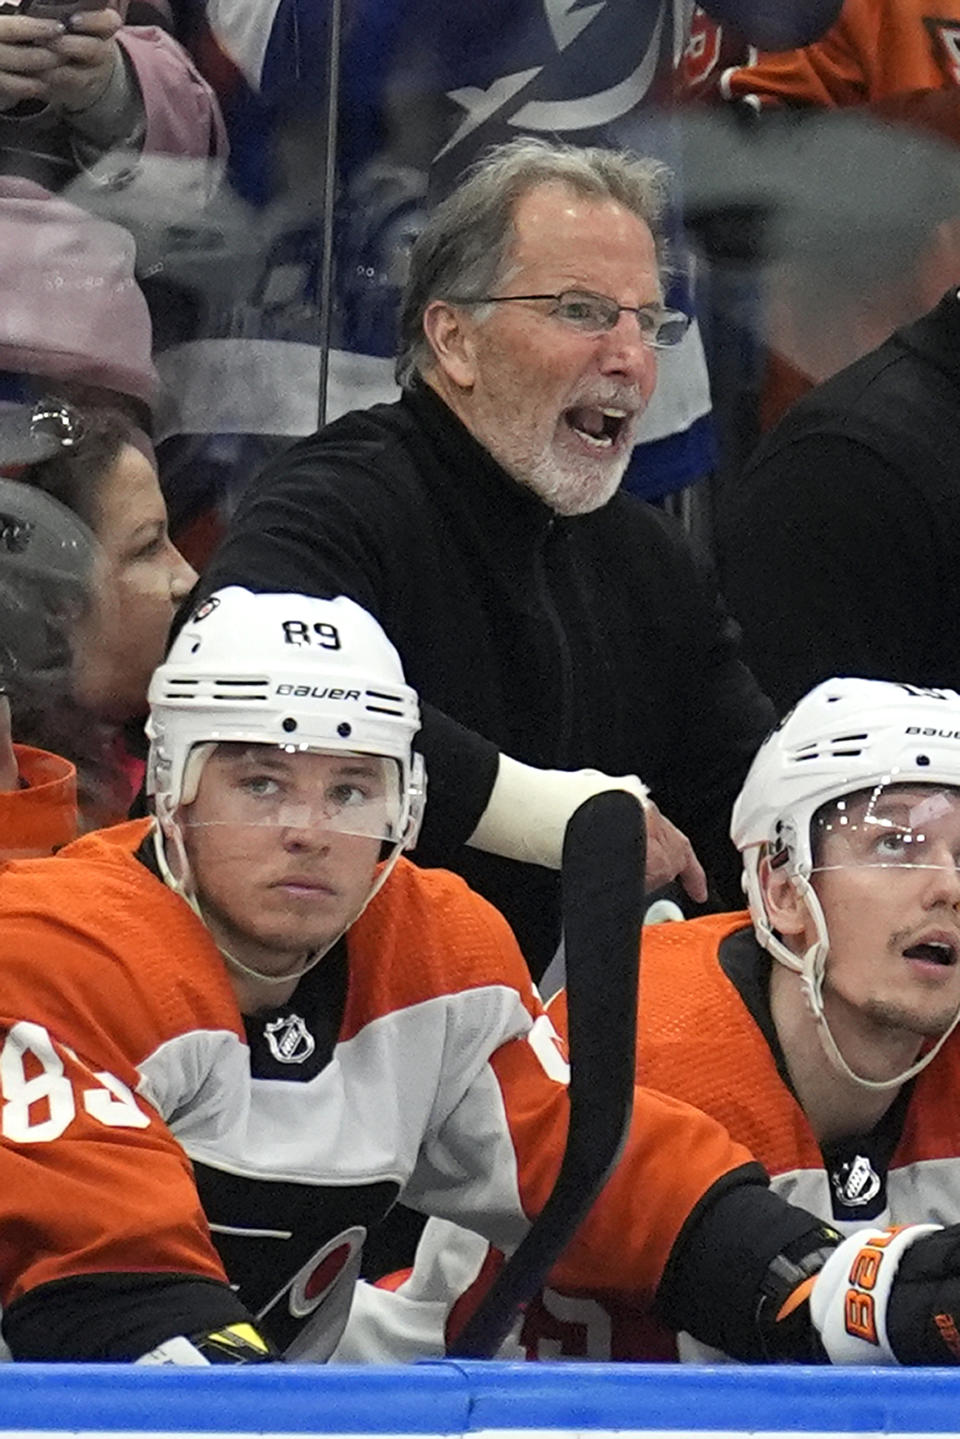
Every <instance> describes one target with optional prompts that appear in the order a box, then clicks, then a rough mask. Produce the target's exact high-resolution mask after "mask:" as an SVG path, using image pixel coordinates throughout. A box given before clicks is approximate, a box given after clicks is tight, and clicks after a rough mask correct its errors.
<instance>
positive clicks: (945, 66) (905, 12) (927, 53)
mask: <svg viewBox="0 0 960 1439" xmlns="http://www.w3.org/2000/svg"><path fill="white" fill-rule="evenodd" d="M958 84H960V3H958V0H944V3H943V4H936V5H930V4H926V3H924V0H844V5H843V8H842V10H841V12H840V17H839V19H838V20H837V22H836V24H835V25H833V26H832V27H831V29H829V30H828V31H827V33H826V34H825V35H824V36H823V37H822V39H820V40H817V41H815V42H814V43H813V44H812V45H806V46H804V47H803V49H800V50H786V51H783V52H782V53H779V54H773V53H767V52H761V53H760V54H759V55H758V56H757V59H756V60H755V62H754V63H753V64H750V65H742V66H736V67H733V68H731V69H728V70H726V71H724V72H723V75H722V77H721V80H720V90H721V94H722V95H723V96H724V98H726V99H728V100H729V99H740V98H743V97H744V96H747V95H755V96H756V97H757V98H758V100H759V101H760V102H761V103H762V104H768V103H771V102H776V103H781V104H786V105H814V106H819V107H824V108H843V107H846V106H851V105H865V104H877V103H878V102H882V101H886V100H889V99H891V98H892V97H894V96H898V95H904V94H907V93H910V92H915V91H923V90H942V89H944V88H946V87H950V86H955V85H958Z"/></svg>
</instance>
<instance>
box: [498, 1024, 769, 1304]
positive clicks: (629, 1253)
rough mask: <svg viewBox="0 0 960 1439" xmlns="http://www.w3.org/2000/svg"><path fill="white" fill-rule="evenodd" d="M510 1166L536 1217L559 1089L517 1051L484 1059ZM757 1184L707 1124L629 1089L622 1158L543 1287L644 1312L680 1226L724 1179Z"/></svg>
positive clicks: (661, 1098) (555, 1149)
mask: <svg viewBox="0 0 960 1439" xmlns="http://www.w3.org/2000/svg"><path fill="white" fill-rule="evenodd" d="M492 1064H493V1068H494V1071H495V1073H496V1075H497V1077H498V1079H499V1081H500V1086H501V1090H502V1094H503V1102H504V1107H505V1111H506V1117H507V1123H508V1125H509V1127H510V1132H511V1136H512V1138H513V1143H514V1147H515V1150H516V1153H517V1158H518V1181H519V1191H520V1199H521V1203H522V1204H523V1208H524V1210H525V1212H526V1213H527V1214H528V1215H530V1216H533V1215H536V1214H537V1213H539V1211H540V1209H542V1207H543V1205H544V1204H545V1202H546V1200H547V1197H548V1195H549V1193H550V1191H551V1188H552V1186H553V1184H554V1183H555V1181H556V1177H557V1172H558V1169H559V1164H560V1158H561V1155H562V1153H563V1147H564V1144H565V1141H566V1133H567V1120H568V1113H569V1105H568V1099H567V1091H566V1088H565V1087H561V1086H558V1085H556V1084H554V1083H552V1081H551V1080H550V1079H549V1078H548V1076H547V1074H546V1073H545V1072H544V1070H543V1067H542V1063H541V1061H540V1060H539V1059H538V1058H537V1057H536V1055H535V1053H534V1050H533V1047H532V1046H531V1045H530V1044H529V1043H528V1042H527V1041H526V1040H523V1041H514V1042H512V1043H510V1044H509V1045H505V1046H504V1047H503V1048H502V1049H501V1050H499V1051H498V1052H497V1054H495V1055H494V1057H493V1061H492ZM740 1169H743V1170H744V1179H748V1178H750V1179H760V1178H761V1177H762V1171H759V1170H758V1168H757V1166H756V1165H755V1163H754V1160H753V1156H752V1155H751V1154H750V1152H749V1150H747V1149H745V1148H744V1147H743V1146H742V1145H740V1144H736V1143H734V1141H733V1140H732V1139H731V1138H730V1136H729V1135H728V1133H727V1131H726V1130H725V1129H724V1128H723V1127H722V1126H721V1125H720V1124H718V1123H717V1122H716V1121H715V1120H713V1119H710V1118H708V1116H707V1115H705V1114H703V1113H701V1112H700V1111H699V1110H696V1109H693V1108H692V1107H691V1106H690V1105H687V1104H684V1103H683V1102H682V1101H680V1100H676V1099H671V1098H668V1097H667V1096H666V1095H662V1094H658V1093H656V1092H655V1091H653V1090H649V1089H644V1088H640V1087H638V1088H637V1089H636V1091H635V1094H634V1108H633V1117H632V1121H631V1125H630V1131H629V1135H628V1138H627V1142H626V1145H625V1148H624V1152H623V1154H622V1156H621V1158H620V1160H619V1162H618V1164H617V1166H616V1168H615V1169H614V1171H613V1173H612V1174H611V1176H610V1178H609V1179H608V1180H607V1183H606V1185H605V1186H604V1189H603V1191H602V1192H601V1194H600V1196H599V1198H598V1199H597V1200H596V1202H595V1203H594V1205H593V1207H592V1208H591V1210H590V1212H589V1214H588V1215H587V1217H586V1219H585V1220H584V1221H583V1223H582V1224H581V1226H580V1228H579V1229H578V1231H577V1234H576V1236H575V1237H574V1238H573V1240H572V1241H571V1243H570V1244H569V1245H568V1246H567V1248H566V1250H565V1251H564V1254H563V1257H562V1259H561V1260H560V1261H559V1262H558V1264H557V1265H556V1267H555V1269H554V1270H553V1272H552V1274H551V1278H550V1282H551V1284H555V1285H559V1286H567V1287H570V1288H573V1289H576V1290H578V1291H581V1292H583V1291H586V1292H590V1291H592V1292H597V1291H607V1292H619V1293H621V1294H628V1295H629V1296H630V1297H631V1302H632V1303H633V1304H634V1305H635V1306H637V1307H640V1308H643V1307H645V1306H647V1305H649V1304H651V1303H652V1301H653V1298H654V1296H655V1294H656V1291H657V1288H658V1286H659V1284H660V1280H661V1278H662V1277H663V1273H664V1269H665V1268H666V1265H667V1261H668V1260H669V1258H670V1255H671V1252H672V1251H673V1248H674V1245H675V1244H676V1241H677V1239H678V1237H679V1235H680V1231H681V1230H682V1228H683V1226H684V1224H685V1222H686V1221H687V1219H688V1218H689V1217H690V1215H691V1213H692V1212H693V1210H694V1209H695V1208H696V1207H697V1205H698V1204H699V1202H700V1201H701V1200H702V1199H703V1198H704V1196H705V1195H706V1194H707V1192H708V1191H709V1190H710V1189H711V1188H712V1187H713V1186H714V1185H715V1184H717V1183H718V1182H719V1181H722V1180H723V1179H725V1178H726V1177H727V1176H728V1175H731V1174H732V1173H733V1172H734V1171H737V1170H740Z"/></svg>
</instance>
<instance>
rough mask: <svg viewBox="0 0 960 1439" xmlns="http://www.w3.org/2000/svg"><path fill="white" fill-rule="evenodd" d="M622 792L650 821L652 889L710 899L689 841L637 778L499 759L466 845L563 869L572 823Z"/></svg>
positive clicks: (649, 884) (649, 878)
mask: <svg viewBox="0 0 960 1439" xmlns="http://www.w3.org/2000/svg"><path fill="white" fill-rule="evenodd" d="M611 789H623V790H626V791H627V793H628V794H632V795H634V796H635V797H636V798H637V799H638V800H639V801H640V803H641V804H642V805H643V808H644V812H645V814H646V819H647V873H646V882H647V888H648V889H659V888H660V886H661V885H664V884H668V883H669V882H670V881H671V880H673V879H679V880H680V881H681V883H682V884H683V887H684V889H685V890H686V891H687V893H688V894H689V895H690V898H691V899H695V900H698V901H702V900H705V899H706V897H707V881H706V876H705V875H704V872H703V869H702V868H701V865H700V861H699V860H698V859H697V857H696V855H695V854H694V852H693V847H692V845H691V844H690V841H689V840H688V839H687V837H686V835H685V834H683V833H682V832H681V831H680V830H679V829H677V827H676V825H675V824H671V822H670V820H668V819H667V818H666V817H665V816H664V815H662V814H661V813H660V811H659V809H658V808H657V806H656V805H655V804H654V803H653V801H652V800H651V799H650V797H649V795H648V793H647V787H646V785H645V784H644V783H643V781H642V780H640V779H639V778H638V777H637V776H636V775H635V774H622V775H609V774H604V773H603V772H602V771H601V770H598V769H574V770H565V769H536V768H534V766H533V765H528V764H520V762H519V761H518V760H515V759H511V758H510V756H509V755H507V754H501V755H500V761H499V767H498V770H497V778H496V781H495V782H494V786H493V789H492V791H491V793H490V798H489V800H488V801H487V807H486V809H485V810H484V812H483V814H482V815H481V816H480V820H479V822H478V824H477V826H476V828H475V830H474V831H473V834H472V835H471V836H470V839H469V840H468V841H467V842H468V844H471V845H473V847H474V848H475V849H482V850H486V851H487V852H488V853H489V854H500V855H503V856H504V857H505V858H507V859H518V860H522V861H523V862H524V863H526V864H542V865H544V866H545V867H546V868H547V869H559V868H560V862H561V858H562V856H563V836H564V832H565V830H566V827H567V821H568V820H569V818H570V816H571V815H572V814H573V812H574V810H576V809H578V808H579V807H580V805H582V804H583V802H584V800H587V799H590V797H591V796H592V795H595V794H602V793H603V792H604V791H606V790H611Z"/></svg>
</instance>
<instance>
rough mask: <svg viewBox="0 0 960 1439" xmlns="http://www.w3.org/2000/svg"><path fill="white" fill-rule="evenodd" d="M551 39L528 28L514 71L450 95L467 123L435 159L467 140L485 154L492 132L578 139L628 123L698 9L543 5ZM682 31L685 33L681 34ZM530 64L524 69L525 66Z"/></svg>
mask: <svg viewBox="0 0 960 1439" xmlns="http://www.w3.org/2000/svg"><path fill="white" fill-rule="evenodd" d="M542 4H543V17H542V18H543V20H545V22H546V30H547V33H546V34H542V31H543V26H542V25H541V26H540V27H538V28H539V29H540V31H541V38H540V40H539V41H537V40H536V38H535V36H534V33H533V31H534V27H532V26H531V27H527V31H526V33H525V34H524V37H523V42H522V43H521V44H519V45H517V46H515V47H513V49H512V50H511V51H510V52H509V58H510V59H512V60H513V62H514V64H513V68H511V69H510V70H509V71H507V70H504V72H503V73H501V74H499V75H497V76H495V77H494V78H492V79H491V80H490V82H489V83H488V84H486V85H484V86H480V85H465V86H461V87H460V88H458V89H454V90H449V91H447V97H448V99H450V100H452V101H453V102H454V103H455V104H456V105H457V106H458V107H459V108H460V109H461V110H462V111H463V118H462V120H461V122H460V124H459V125H458V126H457V128H456V129H455V131H454V132H453V134H452V135H451V136H450V138H449V139H448V140H447V141H446V143H445V144H444V145H443V147H442V148H441V149H440V150H439V151H438V152H437V154H436V156H435V157H434V158H435V160H439V159H440V158H441V157H442V156H445V155H446V154H447V153H448V152H449V151H452V150H456V149H458V148H460V147H461V146H462V145H463V144H464V142H465V141H467V140H468V139H470V140H472V141H473V142H474V143H473V144H472V145H471V150H472V149H473V148H474V146H475V145H476V146H477V148H480V147H482V145H483V144H485V143H486V138H485V136H478V133H477V132H478V131H487V130H489V129H490V128H491V127H493V126H497V127H499V126H504V125H505V126H507V127H508V128H509V129H510V130H515V131H516V132H517V133H518V134H521V133H527V134H530V133H534V134H536V133H550V134H559V135H564V136H566V137H567V138H571V139H573V138H575V136H576V134H577V132H582V131H589V130H596V129H599V128H601V127H603V126H606V125H610V124H612V123H613V122H614V121H616V120H619V119H622V118H623V117H624V116H626V115H628V114H629V113H630V112H631V111H632V110H634V109H635V108H636V107H637V106H638V105H639V104H641V102H643V101H644V100H646V99H647V98H648V96H649V93H650V91H651V89H652V87H653V85H654V82H655V80H656V79H657V78H658V76H660V75H662V74H664V73H666V74H669V73H670V72H671V70H672V66H673V63H674V60H675V59H676V58H677V57H676V56H675V55H674V53H673V51H674V42H673V37H674V34H675V33H682V27H683V26H684V24H685V20H686V18H688V16H687V12H689V11H690V10H691V9H692V5H690V4H687V3H685V0H660V3H659V4H652V5H651V4H646V5H639V4H637V0H542ZM678 22H679V26H680V27H681V29H679V30H678V29H677V26H678ZM525 58H526V59H528V60H529V61H530V62H531V63H529V64H523V63H522V61H523V59H525Z"/></svg>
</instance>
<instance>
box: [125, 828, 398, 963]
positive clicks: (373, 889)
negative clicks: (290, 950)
mask: <svg viewBox="0 0 960 1439" xmlns="http://www.w3.org/2000/svg"><path fill="white" fill-rule="evenodd" d="M166 840H169V841H170V842H171V844H172V845H173V848H174V852H175V854H176V861H177V868H178V870H179V871H180V874H179V875H176V874H174V872H173V870H172V869H171V867H170V864H169V862H168V860H167V852H166V844H165V841H166ZM403 846H404V839H403V836H401V837H400V838H399V839H398V840H396V841H395V843H394V845H393V847H392V849H391V851H390V853H389V855H388V856H387V858H386V859H385V860H383V861H382V862H381V864H380V868H379V871H378V873H377V876H376V878H375V879H374V881H373V884H372V885H371V886H370V890H369V892H368V894H367V897H366V899H365V900H364V901H363V904H362V905H361V906H360V908H359V909H358V910H357V912H356V914H355V915H353V917H352V918H351V919H350V920H348V922H347V923H346V924H345V925H344V926H343V928H342V929H341V930H339V931H338V932H337V933H336V934H335V935H334V936H333V937H332V939H329V940H327V942H326V944H323V945H321V946H320V948H319V949H312V950H310V951H309V953H308V954H307V956H306V958H305V959H304V960H303V963H302V964H301V965H300V967H299V969H287V970H284V972H283V973H282V974H267V973H265V972H264V971H263V970H261V969H255V968H254V967H253V965H250V964H245V963H244V961H243V960H242V959H238V958H237V956H236V955H235V954H232V953H231V952H230V950H229V949H227V948H226V946H225V945H222V944H221V943H220V942H219V940H218V939H217V938H216V936H215V935H214V933H213V931H212V929H211V928H210V925H209V923H208V921H207V918H206V915H205V914H204V912H203V908H202V906H201V904H200V901H199V899H198V898H197V893H196V888H195V886H194V883H193V874H192V871H191V869H190V860H189V859H188V857H187V850H186V846H185V844H184V842H183V834H182V832H181V830H180V826H179V825H178V824H177V822H176V820H175V819H174V817H173V816H172V815H170V814H167V815H165V816H163V817H160V816H159V815H158V816H157V818H155V819H154V824H153V848H154V853H155V855H156V858H157V868H158V869H159V871H160V874H161V877H162V878H163V882H164V884H166V885H167V886H168V887H169V888H170V889H172V890H173V892H174V894H178V895H179V896H180V898H181V899H182V900H183V901H184V903H185V904H188V905H189V906H190V908H191V909H192V910H193V912H194V914H195V915H196V916H197V919H199V921H200V923H201V924H202V925H203V926H204V928H205V929H206V930H207V932H208V933H209V934H210V937H211V938H212V939H213V941H214V943H215V944H216V946H217V949H218V950H219V951H220V953H221V954H222V955H223V957H224V959H225V960H226V962H227V964H228V965H229V966H230V967H231V968H232V969H238V970H239V971H240V972H241V974H245V975H247V977H248V978H249V979H255V980H257V982H258V983H259V984H288V983H289V982H290V980H291V979H300V978H301V977H302V976H303V975H305V974H307V973H309V971H310V970H311V969H313V968H314V966H315V965H317V964H319V963H320V961H321V959H323V958H324V956H325V955H327V954H329V952H330V950H331V949H332V948H333V946H334V945H335V944H337V943H338V942H339V940H341V939H342V938H343V936H344V935H345V934H346V932H347V930H348V929H350V928H351V926H352V925H354V924H356V922H357V920H358V919H359V918H360V916H361V915H362V914H363V912H364V910H365V909H366V908H367V905H368V904H369V903H370V902H371V900H372V899H373V898H374V896H375V895H376V894H378V893H379V891H380V889H381V888H382V886H383V885H384V884H385V883H386V880H387V879H388V877H389V875H390V871H391V870H392V869H393V867H394V865H395V864H396V862H397V860H398V859H399V858H400V853H401V851H402V849H403Z"/></svg>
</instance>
